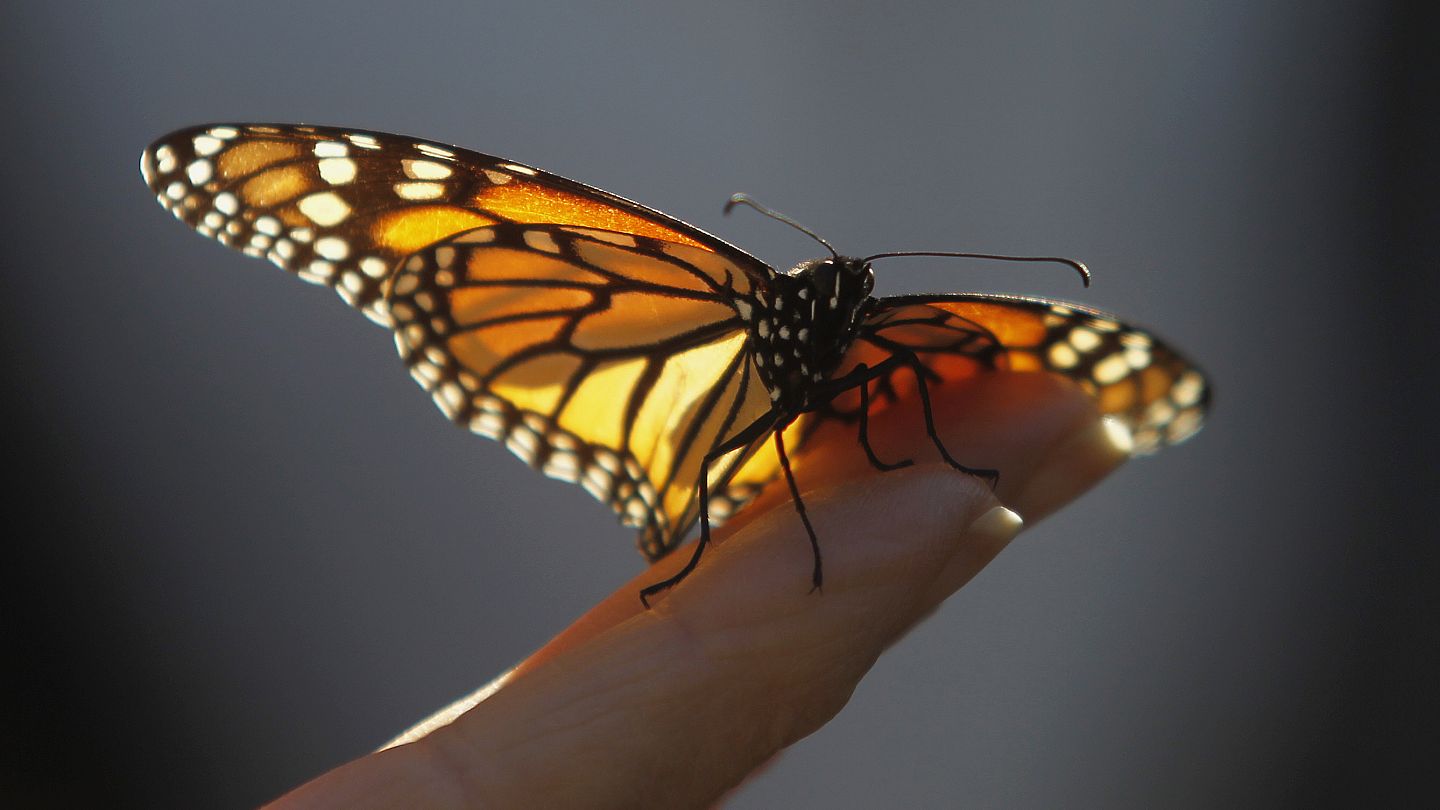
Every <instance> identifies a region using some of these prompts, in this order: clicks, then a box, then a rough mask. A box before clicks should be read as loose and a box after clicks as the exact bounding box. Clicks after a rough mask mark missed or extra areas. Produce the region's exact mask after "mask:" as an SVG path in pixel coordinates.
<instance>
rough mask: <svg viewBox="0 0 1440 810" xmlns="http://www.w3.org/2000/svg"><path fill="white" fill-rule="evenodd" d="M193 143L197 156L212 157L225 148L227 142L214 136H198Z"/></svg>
mask: <svg viewBox="0 0 1440 810" xmlns="http://www.w3.org/2000/svg"><path fill="white" fill-rule="evenodd" d="M193 143H194V146H195V154H197V155H199V156H200V157H210V156H211V155H213V154H215V153H216V152H219V151H220V150H221V149H224V148H225V142H224V141H222V140H220V139H219V138H217V137H215V136H214V135H196V136H195V140H194V141H193Z"/></svg>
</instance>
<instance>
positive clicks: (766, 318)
mask: <svg viewBox="0 0 1440 810" xmlns="http://www.w3.org/2000/svg"><path fill="white" fill-rule="evenodd" d="M874 288H875V273H874V271H873V270H871V269H870V265H869V264H868V263H866V262H864V261H861V260H860V259H852V258H846V257H843V256H842V257H836V258H829V259H811V260H809V261H804V262H801V263H800V264H798V265H796V266H795V267H794V268H792V269H791V270H790V271H789V272H786V273H776V274H775V277H774V281H773V288H772V289H771V291H770V293H769V294H768V296H763V295H762V297H760V298H758V299H757V305H756V306H755V308H754V309H753V311H751V310H749V309H745V308H742V309H741V317H742V318H744V319H745V320H746V321H747V322H748V326H749V330H750V340H751V341H752V343H753V345H754V357H755V366H756V368H757V369H758V371H759V373H760V379H761V380H763V381H764V383H765V385H766V387H767V388H769V389H770V399H771V400H772V401H774V402H775V403H776V405H778V406H780V407H781V408H786V409H789V410H791V411H793V412H797V413H798V412H800V411H803V410H805V409H806V408H807V407H808V406H810V405H811V404H812V403H811V402H810V395H811V393H812V392H813V390H814V389H815V387H816V386H817V385H819V384H820V383H821V382H823V381H824V380H826V379H828V378H829V376H830V374H831V373H832V372H834V371H835V369H836V368H837V367H838V366H839V365H840V362H841V360H843V359H844V357H845V352H846V350H848V349H849V348H850V344H851V343H853V342H854V340H855V336H856V334H857V333H858V330H859V326H860V322H861V318H862V316H863V314H864V310H865V306H866V304H867V303H868V302H869V301H870V300H871V299H870V293H871V291H872V290H874Z"/></svg>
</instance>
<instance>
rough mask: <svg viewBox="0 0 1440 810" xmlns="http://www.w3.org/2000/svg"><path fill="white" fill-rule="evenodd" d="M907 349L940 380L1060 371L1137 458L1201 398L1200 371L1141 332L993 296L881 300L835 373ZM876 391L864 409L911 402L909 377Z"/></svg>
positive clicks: (1099, 316)
mask: <svg viewBox="0 0 1440 810" xmlns="http://www.w3.org/2000/svg"><path fill="white" fill-rule="evenodd" d="M906 351H908V352H913V353H914V354H915V355H916V356H917V357H918V358H919V360H920V362H921V363H922V364H924V366H925V368H927V369H928V370H929V371H930V377H929V380H928V381H933V382H935V383H940V384H943V383H945V382H949V381H955V380H961V379H965V378H968V377H973V376H974V375H976V374H982V373H985V372H987V371H991V370H1002V369H1003V370H1008V371H1043V372H1049V373H1053V374H1059V375H1062V376H1064V377H1065V378H1067V379H1070V380H1073V381H1075V382H1076V383H1077V384H1078V385H1079V386H1080V387H1081V388H1083V389H1084V390H1086V391H1087V392H1089V393H1090V394H1092V395H1093V396H1094V397H1095V401H1096V404H1097V405H1098V406H1099V409H1100V412H1101V413H1103V414H1106V415H1109V416H1112V417H1114V418H1116V419H1118V420H1119V421H1120V422H1121V423H1122V424H1124V425H1125V426H1126V427H1127V428H1129V430H1130V433H1131V435H1132V438H1133V440H1134V452H1136V453H1152V452H1155V451H1156V450H1159V449H1160V448H1162V447H1165V446H1167V445H1171V444H1175V443H1177V442H1181V441H1184V440H1185V439H1186V438H1188V437H1190V436H1191V435H1193V434H1194V433H1195V432H1196V431H1197V430H1199V429H1200V426H1201V424H1202V423H1203V422H1204V420H1205V413H1206V409H1207V408H1208V405H1209V400H1210V389H1209V385H1208V383H1207V382H1206V380H1205V376H1204V374H1203V373H1201V371H1200V370H1199V369H1197V368H1195V367H1194V366H1193V365H1191V364H1190V363H1189V362H1187V361H1186V360H1185V359H1184V358H1183V357H1181V356H1180V355H1179V354H1177V353H1176V352H1175V351H1174V350H1172V349H1171V348H1169V347H1168V346H1166V345H1165V344H1164V343H1163V342H1161V341H1160V340H1158V339H1157V338H1155V337H1154V336H1152V335H1150V334H1149V333H1147V332H1145V331H1142V330H1140V329H1136V328H1134V327H1132V326H1129V325H1127V324H1124V323H1122V322H1120V321H1119V320H1117V319H1115V318H1113V317H1111V316H1109V315H1106V314H1104V313H1101V312H1097V311H1095V310H1091V309H1086V308H1083V307H1079V306H1076V305H1074V304H1065V303H1059V302H1054V301H1045V300H1040V299H1032V298H1020V297H1011V296H999V295H969V294H955V295H943V296H900V297H894V298H883V299H880V300H879V301H878V305H877V306H876V307H875V308H874V309H872V310H871V311H870V313H869V315H868V317H867V320H866V322H865V325H864V328H863V330H862V334H861V337H860V339H858V340H856V341H855V343H854V345H853V346H852V347H851V349H850V351H849V352H848V353H847V354H846V357H845V361H844V362H843V363H842V364H841V367H840V369H839V370H838V371H837V372H836V375H837V376H838V375H840V374H843V373H845V372H846V371H848V370H849V369H851V368H853V367H854V366H855V365H856V364H858V363H860V362H865V363H867V364H868V365H870V366H874V365H877V364H878V363H879V362H881V361H883V360H885V359H886V358H888V357H889V356H891V355H892V354H894V353H896V352H906ZM875 392H876V396H875V397H874V398H873V400H872V402H871V411H872V413H873V412H876V411H878V410H881V409H883V408H886V407H889V406H890V404H892V403H893V402H895V401H896V400H897V399H900V398H905V397H910V396H915V383H914V377H913V376H912V375H910V374H909V372H907V371H898V372H895V373H892V374H891V375H889V377H888V378H886V379H884V380H881V381H878V382H877V385H876V389H875ZM858 408H859V398H858V394H855V393H853V392H848V393H846V394H844V395H842V396H841V397H839V398H837V399H836V400H835V401H834V402H833V403H832V404H831V407H830V409H828V410H827V411H826V412H825V413H826V414H827V415H830V416H838V417H842V418H847V419H850V418H854V417H855V415H856V411H857V410H858Z"/></svg>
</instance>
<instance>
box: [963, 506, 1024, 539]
mask: <svg viewBox="0 0 1440 810" xmlns="http://www.w3.org/2000/svg"><path fill="white" fill-rule="evenodd" d="M1024 527H1025V521H1024V520H1023V519H1022V518H1021V517H1020V516H1019V515H1017V514H1015V513H1014V512H1012V511H1010V510H1009V509H1006V508H1005V507H1003V506H995V507H992V508H991V509H990V510H989V511H987V512H986V513H985V514H983V515H981V516H980V517H978V518H975V522H974V523H971V524H970V526H969V528H967V529H966V530H965V537H966V538H967V542H968V543H978V544H980V545H986V546H996V545H998V546H1001V547H1002V548H1003V547H1004V546H1005V545H1006V544H1008V543H1009V542H1010V541H1011V540H1013V539H1015V535H1017V534H1019V533H1020V530H1021V529H1022V528H1024Z"/></svg>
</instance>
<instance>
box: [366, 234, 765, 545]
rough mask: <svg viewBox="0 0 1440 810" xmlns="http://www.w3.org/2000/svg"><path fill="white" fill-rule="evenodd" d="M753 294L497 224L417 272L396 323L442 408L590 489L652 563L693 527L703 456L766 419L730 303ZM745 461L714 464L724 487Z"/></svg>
mask: <svg viewBox="0 0 1440 810" xmlns="http://www.w3.org/2000/svg"><path fill="white" fill-rule="evenodd" d="M752 296H753V286H752V283H751V281H750V279H749V278H748V277H747V276H746V275H745V274H744V273H743V272H740V270H739V268H736V267H735V266H734V265H732V264H731V263H730V262H729V261H728V260H727V259H725V258H723V257H720V256H718V255H716V254H714V253H710V252H708V251H705V250H702V249H699V248H696V247H691V246H688V245H682V244H676V243H673V242H665V241H660V240H656V239H650V238H647V237H643V236H635V235H633V234H625V233H616V232H613V231H605V230H598V229H593V228H579V227H569V226H557V225H516V224H501V225H495V226H491V227H484V228H479V229H475V230H470V231H466V232H463V233H460V234H457V235H455V236H453V237H451V238H448V239H446V240H444V241H442V242H440V243H438V244H435V245H432V246H430V247H427V248H425V249H423V250H421V251H418V252H416V253H415V254H414V255H412V256H410V257H409V258H408V259H406V260H405V261H404V262H403V263H402V265H401V267H400V270H399V272H398V273H397V275H396V277H395V280H394V284H393V289H392V291H391V297H390V312H391V314H392V316H393V318H394V321H395V334H396V344H397V346H398V348H399V350H400V353H401V355H402V357H404V358H405V362H406V363H407V364H408V365H409V367H410V369H411V373H412V374H413V375H414V377H415V379H416V380H417V381H418V382H419V383H420V384H421V385H422V386H424V387H425V388H426V389H427V390H428V391H430V393H431V395H432V396H433V397H434V399H435V402H436V404H437V405H438V406H439V407H440V408H441V410H443V411H445V413H446V414H447V415H449V416H450V417H451V418H452V419H454V420H455V421H457V422H459V423H461V424H463V425H466V426H468V427H469V428H470V429H471V430H473V431H475V432H477V433H480V434H482V435H485V436H489V437H491V438H495V439H498V440H500V441H502V442H504V443H505V445H506V446H507V447H509V448H510V450H511V451H513V452H514V453H515V454H517V455H519V456H520V457H521V458H523V459H524V460H526V461H527V462H529V463H530V464H531V465H533V466H535V467H536V468H537V469H540V470H542V471H544V472H545V473H547V474H548V475H551V476H552V477H556V478H560V479H563V480H567V481H572V482H574V483H578V484H580V485H581V486H583V487H584V488H585V489H586V490H588V491H589V492H590V493H591V494H592V495H594V496H595V497H596V498H597V499H599V500H600V501H601V502H603V503H606V504H608V505H609V506H610V507H611V508H612V509H614V510H615V511H616V512H617V513H618V514H619V515H620V516H621V518H622V520H624V521H625V522H626V523H627V524H629V525H632V526H636V527H637V528H639V529H640V530H641V540H640V543H641V548H642V550H643V551H644V552H645V553H646V555H647V556H650V557H652V558H653V557H659V556H661V555H663V554H664V553H665V552H667V551H669V550H670V549H671V548H673V547H674V546H675V545H676V544H678V543H679V542H680V540H682V539H683V537H684V534H685V532H686V531H688V529H689V528H690V527H691V525H693V523H694V521H695V519H696V517H697V515H698V503H697V499H696V497H695V496H696V488H697V482H698V480H699V477H700V470H701V462H702V460H703V459H704V458H705V456H706V455H707V454H708V453H709V452H710V451H711V449H712V448H714V447H716V446H718V445H720V444H721V443H722V442H723V441H724V440H725V439H727V438H729V437H731V436H733V435H735V434H737V433H738V432H739V431H740V430H742V429H744V428H745V427H747V426H748V425H750V424H751V423H752V422H754V421H755V420H757V419H759V418H760V417H762V416H763V415H764V414H766V413H767V412H768V411H769V409H770V404H771V403H770V398H769V395H768V392H767V390H766V389H765V387H764V385H763V383H761V382H760V380H759V378H758V376H757V375H756V373H755V370H754V368H753V367H752V365H751V360H750V354H749V351H748V345H747V342H746V339H747V335H746V331H745V328H744V324H743V321H742V320H741V318H740V316H739V314H738V312H737V310H736V305H735V303H734V302H735V301H745V300H747V299H750V298H751V297H752ZM757 444H758V442H757ZM749 451H750V448H743V449H741V450H737V451H735V452H732V453H730V454H728V455H727V456H725V457H724V458H722V459H719V460H718V461H717V463H715V464H713V465H712V466H711V468H710V473H709V477H708V480H709V482H710V484H711V485H712V487H713V488H714V491H716V492H721V493H723V492H725V491H726V490H725V485H726V483H727V481H728V479H729V477H730V475H731V474H732V473H733V471H734V469H735V467H736V466H737V464H738V463H739V462H740V461H741V460H742V459H743V458H744V457H746V455H747V454H748V453H749Z"/></svg>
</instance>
